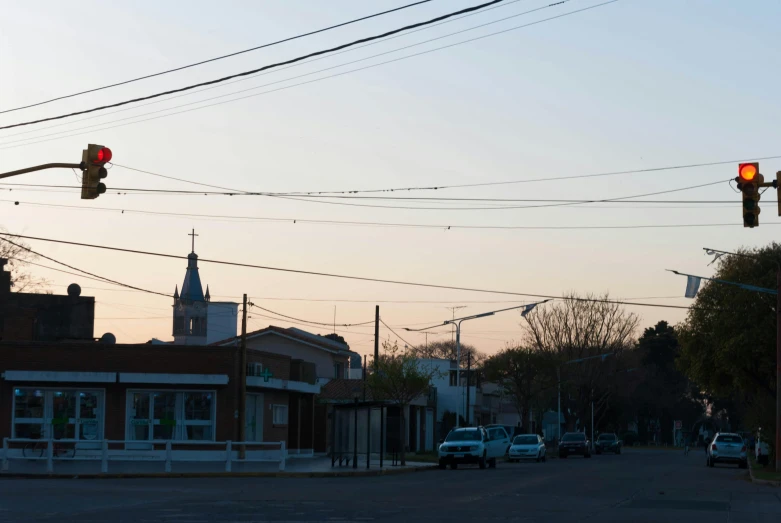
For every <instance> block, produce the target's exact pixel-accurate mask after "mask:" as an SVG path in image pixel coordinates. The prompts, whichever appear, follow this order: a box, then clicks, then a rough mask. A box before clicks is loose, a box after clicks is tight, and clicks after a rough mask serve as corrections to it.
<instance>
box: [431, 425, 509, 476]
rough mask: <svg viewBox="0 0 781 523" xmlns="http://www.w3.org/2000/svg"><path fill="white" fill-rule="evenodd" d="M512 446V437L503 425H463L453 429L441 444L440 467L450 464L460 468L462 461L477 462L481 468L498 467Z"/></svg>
mask: <svg viewBox="0 0 781 523" xmlns="http://www.w3.org/2000/svg"><path fill="white" fill-rule="evenodd" d="M509 446H510V438H509V436H508V435H507V432H506V431H505V430H504V428H503V427H491V428H490V429H485V428H483V427H461V428H457V429H453V430H451V431H450V433H448V435H447V437H446V438H445V439H444V441H442V444H441V445H440V446H439V468H441V469H444V468H446V467H447V466H448V465H450V468H451V469H456V468H458V465H459V464H460V463H463V464H467V463H473V464H474V463H476V464H477V465H479V466H480V468H481V469H484V468H485V467H486V466H489V467H491V468H495V467H496V459H497V458H501V457H502V456H504V455H505V453H506V452H507V448H508V447H509Z"/></svg>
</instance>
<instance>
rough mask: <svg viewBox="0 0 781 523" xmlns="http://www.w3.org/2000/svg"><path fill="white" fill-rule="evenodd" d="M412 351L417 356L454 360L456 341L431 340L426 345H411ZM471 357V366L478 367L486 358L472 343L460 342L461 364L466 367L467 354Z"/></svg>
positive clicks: (456, 352)
mask: <svg viewBox="0 0 781 523" xmlns="http://www.w3.org/2000/svg"><path fill="white" fill-rule="evenodd" d="M412 351H413V352H414V354H415V356H416V357H418V358H439V359H444V360H455V359H456V356H457V354H458V351H457V347H456V342H455V341H453V340H440V341H432V342H431V343H429V344H427V345H418V346H417V347H412ZM468 355H471V357H472V367H473V368H475V367H479V366H480V365H481V364H482V362H483V361H485V359H486V355H485V353H483V352H480V351H479V350H477V349H476V348H475V347H474V346H473V345H469V344H468V343H461V365H462V366H463V367H466V360H467V356H468Z"/></svg>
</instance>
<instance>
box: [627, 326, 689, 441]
mask: <svg viewBox="0 0 781 523" xmlns="http://www.w3.org/2000/svg"><path fill="white" fill-rule="evenodd" d="M637 350H638V352H639V355H640V357H641V361H640V362H641V365H642V366H643V374H644V380H643V382H642V383H641V384H640V385H639V386H638V387H637V389H636V391H635V393H634V394H633V397H634V400H635V404H636V405H637V406H638V407H639V408H638V410H637V414H638V418H639V421H641V422H642V421H647V420H649V419H658V420H659V421H660V423H661V428H660V430H661V434H662V441H665V442H669V443H674V442H673V441H672V439H671V438H672V429H673V422H674V420H681V421H683V423H684V426H685V427H691V426H692V425H693V424H694V422H695V421H697V420H698V419H699V418H700V417H701V416H702V414H703V413H704V404H703V402H702V401H701V400H700V398H699V397H698V394H697V391H696V390H693V388H692V387H691V386H690V383H689V380H688V379H687V378H686V376H685V375H684V374H683V373H682V372H681V371H680V370H679V369H678V368H677V366H676V361H677V360H678V358H679V356H680V351H681V347H680V344H679V343H678V336H677V333H676V331H675V329H674V328H673V327H671V326H670V325H669V324H668V323H667V322H666V321H660V322H659V323H657V324H656V325H655V326H654V327H649V328H647V329H645V332H643V335H642V336H641V337H640V339H639V340H638V342H637Z"/></svg>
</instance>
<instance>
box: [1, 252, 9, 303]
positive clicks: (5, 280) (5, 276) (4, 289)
mask: <svg viewBox="0 0 781 523" xmlns="http://www.w3.org/2000/svg"><path fill="white" fill-rule="evenodd" d="M6 264H8V260H6V259H5V258H0V295H3V294H10V293H11V273H10V272H6V271H5V266H6Z"/></svg>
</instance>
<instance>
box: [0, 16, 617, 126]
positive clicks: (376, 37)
mask: <svg viewBox="0 0 781 523" xmlns="http://www.w3.org/2000/svg"><path fill="white" fill-rule="evenodd" d="M502 1H504V0H490V1H489V2H485V3H482V4H478V5H474V6H471V7H467V8H464V9H461V10H458V11H453V12H450V13H447V14H444V15H441V16H438V17H435V18H431V19H429V20H426V21H423V22H417V23H414V24H410V25H406V26H403V27H400V28H397V29H393V30H391V31H386V32H384V33H380V34H377V35H373V36H369V37H365V38H360V39H358V40H354V41H352V42H348V43H345V44H341V45H338V46H336V47H331V48H329V49H322V50H320V51H315V52H313V53H309V54H306V55H302V56H298V57H296V58H291V59H289V60H284V61H282V62H276V63H273V64H269V65H264V66H262V67H258V68H256V69H251V70H249V71H244V72H241V73H236V74H232V75H229V76H224V77H222V78H217V79H214V80H209V81H207V82H200V83H197V84H192V85H188V86H185V87H180V88H178V89H170V90H168V91H163V92H159V93H155V94H152V95H148V96H141V97H138V98H132V99H129V100H124V101H121V102H116V103H113V104H107V105H102V106H98V107H93V108H91V109H84V110H81V111H74V112H71V113H67V114H61V115H59V116H50V117H47V118H39V119H37V120H29V121H26V122H19V123H14V124H10V125H3V126H0V129H12V128H14V127H22V126H25V125H33V124H37V123H41V122H49V121H52V120H62V119H64V118H70V117H72V116H78V115H80V114H88V113H93V112H96V111H102V110H105V109H111V108H113V107H121V106H123V105H128V104H132V103H137V102H142V101H144V100H151V99H153V98H159V97H161V96H166V95H169V94H175V93H180V92H183V91H189V90H191V89H195V88H198V87H204V86H207V85H214V84H218V83H222V82H225V81H227V80H231V79H233V78H240V77H242V76H248V75H252V74H255V73H259V72H261V71H266V70H268V69H273V68H276V67H280V66H283V65H288V64H292V63H295V62H300V61H302V60H306V59H307V58H312V57H314V56H320V55H324V54H329V53H333V52H335V51H339V50H341V49H346V48H348V47H353V46H356V45H358V44H362V43H365V42H371V41H373V40H379V39H382V38H385V37H388V36H391V35H394V34H397V33H401V32H404V31H408V30H410V29H415V28H417V27H423V26H426V25H430V24H434V23H436V22H439V21H441V20H446V19H448V18H451V17H454V16H458V15H461V14H464V13H469V12H472V11H479V10H480V9H482V8H484V7H488V6H491V5H494V4H498V3H500V2H502ZM614 1H617V0H614Z"/></svg>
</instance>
